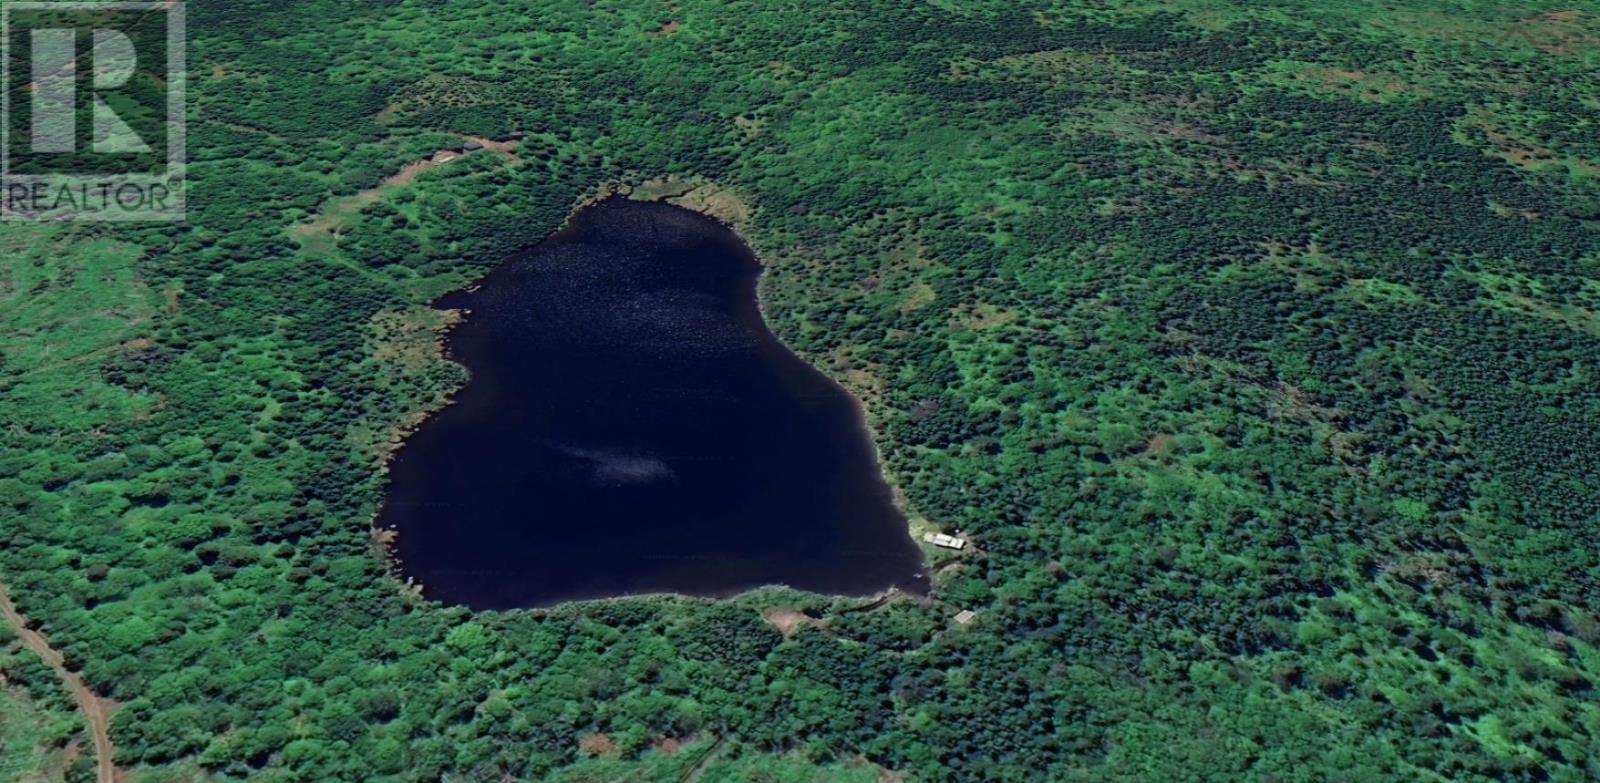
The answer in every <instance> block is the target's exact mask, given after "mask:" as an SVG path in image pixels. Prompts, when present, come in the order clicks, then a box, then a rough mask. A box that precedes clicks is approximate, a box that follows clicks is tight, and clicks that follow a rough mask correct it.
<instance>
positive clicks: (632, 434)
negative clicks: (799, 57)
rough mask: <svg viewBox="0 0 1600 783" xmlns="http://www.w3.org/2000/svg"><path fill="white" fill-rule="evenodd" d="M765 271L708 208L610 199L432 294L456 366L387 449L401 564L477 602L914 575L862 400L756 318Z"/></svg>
mask: <svg viewBox="0 0 1600 783" xmlns="http://www.w3.org/2000/svg"><path fill="white" fill-rule="evenodd" d="M760 274H761V265H760V263H759V262H758V261H757V260H756V257H755V254H754V253H752V252H751V250H750V249H749V248H748V247H747V246H746V245H745V244H744V243H743V242H742V241H741V240H740V239H739V238H738V237H737V236H736V235H735V234H734V233H733V232H732V231H731V230H730V229H729V228H727V227H726V226H724V225H723V224H721V223H719V222H717V221H716V220H714V219H712V218H709V217H706V216H705V215H701V214H699V213H697V212H692V211H690V210H687V209H683V208H680V207H675V206H671V205H668V204H662V203H649V202H638V201H628V200H625V199H620V198H613V199H609V200H607V201H604V202H601V203H600V204H597V205H594V206H590V207H587V208H585V209H583V210H581V211H579V212H578V213H576V214H575V215H573V217H572V219H571V220H570V221H569V223H568V226H567V227H566V228H564V229H562V230H561V231H560V232H559V233H557V234H555V235H553V236H552V237H551V238H549V239H548V240H546V241H545V242H543V243H541V244H540V245H538V246H536V247H534V248H532V249H531V250H528V251H525V252H523V253H520V254H518V255H516V256H513V257H512V258H511V259H510V260H508V261H507V262H506V263H504V264H503V265H502V266H500V267H499V268H498V269H496V270H495V271H493V272H492V273H490V274H489V275H488V276H487V277H486V278H484V280H483V281H482V283H481V285H480V286H479V287H478V288H477V289H476V290H473V291H471V292H458V293H455V294H451V295H449V296H447V297H445V298H444V299H443V300H441V301H440V302H439V303H438V306H441V307H451V308H463V307H464V308H468V309H469V310H470V315H468V317H467V319H466V320H465V321H464V322H463V323H461V324H460V325H458V326H457V327H455V328H454V329H453V330H452V331H451V333H450V335H449V337H448V348H449V352H450V356H451V358H453V359H454V360H455V361H458V362H460V363H462V364H463V365H465V366H466V367H467V368H468V369H469V370H470V371H471V374H472V379H471V381H469V382H468V384H467V385H466V386H465V387H463V388H462V389H461V390H460V392H458V393H457V395H456V397H455V399H454V401H453V402H452V403H451V404H450V405H449V406H448V407H447V408H445V409H444V410H442V411H440V412H439V413H437V414H436V415H435V416H434V417H433V418H431V419H430V420H428V421H427V422H426V423H424V424H423V425H422V426H421V427H420V428H419V429H418V430H417V431H416V432H415V433H413V434H412V435H411V437H410V438H408V439H407V441H406V443H405V445H404V446H402V447H401V449H400V451H399V452H398V453H397V454H396V456H395V458H394V460H393V461H392V462H391V464H390V479H391V480H390V488H389V494H388V499H387V502H386V504H385V507H384V510H383V514H382V517H381V519H380V524H381V525H383V526H386V527H394V528H396V529H397V530H398V531H399V539H398V541H397V543H396V547H397V548H396V552H397V554H398V557H399V559H400V564H401V570H402V571H403V574H404V575H406V576H411V577H415V578H416V580H417V581H418V582H420V583H421V584H422V585H423V586H424V594H425V595H426V596H428V597H430V598H433V599H437V600H440V601H444V602H446V603H455V604H465V605H468V606H472V607H475V608H510V607H537V606H548V605H550V604H553V603H557V602H560V601H566V600H575V599H587V598H602V597H610V596H622V595H633V594H641V593H659V592H673V593H686V594H690V595H699V596H724V595H729V594H732V593H736V592H740V591H743V590H748V589H750V588H754V587H759V586H763V585H774V584H782V585H788V586H790V587H795V588H800V589H804V590H811V591H816V592H822V593H833V594H840V595H869V594H873V593H876V592H880V591H882V590H884V589H887V588H889V587H895V586H899V587H903V588H907V589H911V590H916V591H922V590H925V589H926V584H927V579H926V576H925V575H924V573H923V563H922V556H921V553H920V551H919V549H918V548H917V546H916V545H915V544H913V543H912V541H911V538H910V535H909V533H908V531H907V528H906V521H905V519H904V517H903V516H902V515H901V514H900V512H899V511H898V510H897V509H896V508H895V506H894V504H893V502H892V500H891V493H890V490H889V488H888V486H887V485H886V484H885V483H884V480H883V477H882V474H881V473H880V471H879V467H878V464H877V460H876V455H875V453H874V450H873V447H872V442H871V440H870V438H869V437H868V434H867V432H866V428H865V426H864V424H863V420H862V414H861V409H860V406H859V405H858V403H857V401H856V400H855V399H854V398H853V397H852V396H851V395H850V394H849V393H848V392H846V391H845V390H844V389H843V388H842V387H840V386H839V385H838V384H836V383H834V382H833V381H832V380H830V379H829V378H827V377H826V376H824V375H823V374H822V373H821V372H819V371H818V370H816V369H815V368H813V367H811V366H810V365H808V364H806V363H805V362H804V361H802V360H801V359H800V358H798V357H797V356H795V355H794V354H793V353H791V352H790V351H789V350H788V349H787V348H786V347H784V346H783V344H782V343H780V342H779V341H778V340H777V339H776V338H775V337H774V336H773V335H772V333H771V332H770V331H769V330H768V329H767V327H766V324H765V323H764V322H763V321H762V319H761V313H760V310H759V308H758V305H757V302H756V292H755V289H756V280H757V278H758V276H759V275H760Z"/></svg>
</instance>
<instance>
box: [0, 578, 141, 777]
mask: <svg viewBox="0 0 1600 783" xmlns="http://www.w3.org/2000/svg"><path fill="white" fill-rule="evenodd" d="M0 617H3V618H5V621H6V622H7V623H9V624H10V625H11V627H12V628H13V629H14V630H15V631H16V632H17V637H18V638H20V639H21V640H22V646H24V647H26V648H28V649H30V650H32V651H34V652H35V653H38V654H39V657H40V658H43V659H44V662H45V664H46V665H48V666H49V667H50V668H51V670H53V671H54V672H55V673H56V677H59V678H60V679H61V684H62V685H65V686H67V690H68V691H69V692H71V693H72V700H73V701H75V702H77V703H78V709H79V711H81V712H82V713H83V717H84V720H86V721H88V723H89V736H90V737H92V738H93V739H94V756H95V780H96V781H97V782H98V783H116V779H117V767H116V765H115V764H114V763H113V762H114V759H115V758H116V750H115V749H114V748H113V747H112V746H111V709H112V708H111V707H109V706H108V702H106V701H105V700H102V699H101V698H100V697H99V696H96V695H94V691H91V690H89V686H88V685H86V684H84V682H83V678H82V677H79V676H78V675H77V674H75V673H73V672H70V671H67V665H66V660H65V659H64V658H63V657H62V655H61V651H59V650H57V649H56V648H54V647H51V646H50V640H48V639H46V638H44V634H41V633H39V632H38V631H35V630H33V629H31V628H29V627H28V619H27V618H26V617H23V616H22V613H21V612H18V611H17V605H16V604H15V603H12V601H11V594H10V593H8V592H7V591H6V588H5V587H4V586H3V585H0Z"/></svg>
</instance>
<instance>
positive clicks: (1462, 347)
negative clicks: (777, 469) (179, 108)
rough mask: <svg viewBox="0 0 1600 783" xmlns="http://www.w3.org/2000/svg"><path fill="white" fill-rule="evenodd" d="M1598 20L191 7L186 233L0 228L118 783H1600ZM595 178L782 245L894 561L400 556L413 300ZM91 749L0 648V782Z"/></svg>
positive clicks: (18, 492) (432, 344)
mask: <svg viewBox="0 0 1600 783" xmlns="http://www.w3.org/2000/svg"><path fill="white" fill-rule="evenodd" d="M1579 7H1582V4H1568V5H1564V4H1560V3H1545V2H1516V3H1514V2H1489V1H1485V0H1414V1H1413V2H1407V3H1403V4H1392V3H1380V2H1376V0H1338V2H1331V3H1315V2H1307V1H1305V0H1273V2H1268V3H1249V4H1246V3H1242V2H1239V3H1234V2H1228V1H1227V0H1137V1H1130V2H1104V0H1084V1H1082V2H1062V3H1053V2H1047V1H1046V0H1022V2H1014V1H1012V0H1006V1H1004V2H1001V0H976V1H974V2H965V3H954V2H948V1H947V0H890V1H886V2H866V3H837V2H826V1H824V0H808V1H807V2H800V1H799V0H763V1H762V2H754V1H753V0H735V1H734V2H713V1H712V0H671V2H661V1H659V0H594V2H589V3H563V2H546V1H545V0H509V1H508V2H499V3H490V2H483V1H482V0H389V1H386V2H360V1H358V0H303V1H296V0H193V1H192V2H190V3H188V28H189V38H190V42H189V51H188V62H189V71H190V74H189V92H190V107H189V113H188V120H189V123H188V126H189V127H188V149H189V156H190V166H189V174H190V177H191V187H190V193H189V199H188V201H189V219H188V221H187V222H185V223H177V224H160V223H149V224H121V225H107V224H87V223H84V224H73V223H51V224H38V225H34V224H18V223H6V224H3V225H0V254H3V257H4V259H5V263H4V264H0V400H3V403H0V584H3V585H4V589H5V590H6V591H7V592H9V594H10V595H11V597H12V598H13V599H14V600H15V602H16V604H17V606H18V607H19V609H20V610H21V611H22V612H23V613H24V614H26V615H27V617H28V618H29V620H30V622H31V623H32V624H33V626H34V627H35V628H37V629H38V630H39V631H41V632H42V633H43V634H44V635H46V636H47V637H48V639H49V640H50V642H51V643H52V644H54V645H55V646H57V647H58V648H59V649H61V650H62V651H63V652H64V653H65V656H66V665H67V666H68V667H69V668H70V669H71V670H72V671H74V672H78V673H80V674H81V676H82V678H83V679H84V681H86V682H87V683H88V684H89V685H90V686H92V687H93V688H94V689H95V691H96V692H97V693H99V694H100V695H101V696H103V697H105V698H106V699H108V700H109V702H108V703H111V704H114V705H115V712H114V715H113V722H112V741H113V742H114V745H115V759H114V760H115V763H116V765H117V767H118V768H119V769H120V770H122V771H123V773H124V774H125V775H126V776H127V779H128V780H136V781H150V782H151V783H155V782H156V781H191V780H219V781H220V780H246V779H248V780H259V781H335V780H348V781H413V780H415V781H435V780H449V781H499V780H545V779H548V780H556V781H569V782H573V783H576V782H577V781H601V780H621V779H627V780H674V781H676V780H688V779H691V778H692V779H698V780H700V781H703V783H713V782H714V781H744V780H770V781H852V780H861V781H878V780H912V781H979V780H983V781H1032V780H1042V779H1048V780H1064V781H1066V780H1084V781H1100V780H1122V779H1127V780H1160V781H1182V780H1196V781H1199V780H1256V781H1321V780H1462V781H1488V780H1522V781H1545V780H1551V781H1580V780H1590V779H1595V778H1600V753H1597V750H1596V749H1597V748H1600V701H1597V698H1596V695H1597V693H1596V690H1595V689H1596V685H1597V683H1600V547H1597V546H1596V545H1595V533H1596V531H1597V530H1600V448H1597V445H1600V444H1597V443H1596V436H1595V433H1596V432H1600V383H1597V382H1596V373H1597V372H1600V98H1597V97H1596V96H1600V13H1596V12H1594V11H1593V10H1592V9H1591V10H1572V9H1574V8H1579ZM469 136H470V137H473V138H476V139H482V140H487V141H490V142H506V143H505V144H499V143H495V144H493V146H491V147H485V148H483V149H476V150H474V151H470V152H464V154H461V155H460V156H459V157H457V158H455V159H453V160H449V161H447V162H440V163H438V164H437V165H433V164H429V165H427V166H414V167H412V168H410V169H408V168H407V167H408V166H411V165H412V164H414V163H416V162H417V161H423V160H428V159H430V158H431V157H432V156H433V155H434V154H435V153H436V152H438V151H439V150H442V149H456V150H463V149H464V145H465V144H466V141H467V137H469ZM473 146H475V147H476V146H477V143H474V144H473ZM617 189H621V190H631V191H633V192H634V193H635V195H637V196H640V197H643V196H646V195H652V196H671V197H673V198H674V200H675V201H676V202H677V203H684V204H688V205H690V206H694V207H696V208H700V209H704V210H706V211H708V212H710V213H711V214H714V215H717V216H718V217H722V218H723V219H725V220H728V221H729V222H730V223H731V224H732V225H734V227H735V228H736V229H737V230H738V231H739V232H740V233H741V235H742V236H744V237H745V238H746V239H747V240H748V241H749V242H750V243H751V245H752V247H754V248H755V249H756V250H757V252H758V253H759V255H760V256H761V258H762V261H763V263H764V264H765V265H766V272H765V275H764V278H763V282H762V291H761V295H762V300H763V302H762V303H763V308H764V312H765V314H766V317H767V319H768V322H769V323H770V324H771V325H772V327H773V329H774V331H775V332H776V333H777V334H778V335H779V336H780V337H781V338H782V339H783V340H784V341H785V342H786V343H787V344H788V345H790V346H791V347H793V348H794V349H795V350H796V351H797V352H799V353H800V354H801V355H802V356H805V357H806V358H807V359H808V360H810V361H812V362H813V363H814V364H815V365H816V366H818V367H819V368H821V369H822V370H823V371H824V372H826V373H828V374H829V375H830V376H832V377H834V378H836V379H838V380H839V381H841V382H842V383H844V384H845V385H846V386H848V387H849V388H850V389H851V390H852V391H853V392H855V393H856V394H857V395H858V396H859V397H860V398H861V399H862V400H863V401H864V403H865V405H866V408H867V411H868V414H869V418H870V420H871V424H872V428H873V432H874V436H875V438H876V440H877V446H878V449H879V451H880V452H881V456H882V459H883V461H884V467H885V472H886V474H887V476H888V478H889V480H890V481H891V482H892V483H893V484H894V486H895V487H896V491H897V493H898V495H899V497H900V499H901V503H902V505H903V507H904V509H905V511H906V513H907V514H908V516H910V517H911V518H912V520H913V525H914V527H915V528H916V529H917V530H918V531H923V530H930V531H931V530H941V531H956V530H960V531H963V533H964V534H965V535H967V536H969V537H970V538H971V540H972V542H973V544H972V546H971V547H970V548H969V549H968V550H965V551H962V552H959V553H957V552H949V551H945V550H939V551H935V550H931V549H930V551H929V552H928V557H929V558H930V561H931V564H932V565H933V567H934V568H935V569H936V574H935V578H934V587H933V590H932V593H931V595H930V596H928V597H926V598H919V597H914V596H893V597H891V598H890V599H889V600H886V601H882V602H872V603H868V602H864V601H860V600H854V599H849V600H847V599H836V598H831V597H827V596H819V595H812V594H805V593H798V592H794V591H787V590H782V589H771V590H763V591H758V592H755V593H750V594H746V595H743V596H740V597H738V598H734V599H729V600H724V601H713V600H704V599H690V598H683V597H670V596H661V597H642V598H632V599H626V600H613V601H603V602H590V603H575V604H567V605H563V606H559V607H556V608H553V609H545V610H524V611H508V612H481V613H474V612H469V611H467V610H465V609H462V608H459V607H450V606H443V605H440V604H437V603H435V602H430V601H428V600H427V599H426V597H425V593H424V594H423V595H419V594H418V593H417V591H415V590H413V589H410V588H408V586H406V585H405V584H403V583H402V581H401V580H400V579H399V578H398V577H397V576H396V575H395V574H394V572H393V571H392V570H391V569H389V568H388V567H387V565H386V563H385V560H384V558H383V556H382V553H383V549H382V544H381V541H380V540H379V539H380V538H381V536H379V535H377V534H376V533H375V531H374V530H373V528H372V521H373V518H374V516H375V514H376V512H377V510H378V508H379V505H380V503H381V502H382V498H383V489H384V481H385V478H384V473H383V469H382V466H383V462H384V458H385V455H386V454H387V453H388V452H389V450H390V449H392V447H393V446H394V444H395V443H396V442H397V440H398V439H399V438H401V437H403V434H404V433H405V432H406V431H407V430H408V429H409V428H410V427H412V426H414V425H415V424H416V422H417V421H419V420H420V418H421V417H423V416H425V415H426V414H427V413H428V412H429V411H432V410H436V409H437V408H438V407H440V406H441V405H443V404H445V401H446V400H447V399H448V395H449V394H450V392H451V391H452V390H453V389H455V388H457V387H458V386H459V385H460V384H461V383H462V381H463V378H464V375H463V372H462V371H461V369H460V368H459V367H458V366H456V365H454V364H451V363H449V362H448V361H446V360H445V359H444V358H443V356H442V355H441V351H440V349H439V345H438V340H439V334H440V331H439V330H440V329H441V328H442V327H443V326H444V324H445V323H446V321H447V320H448V319H447V317H446V316H445V314H442V313H439V312H438V311H434V310H432V309H430V308H429V307H428V303H429V302H431V301H433V300H434V299H435V298H437V297H438V296H439V295H441V294H443V293H445V292H447V291H450V290H453V289H456V288H459V287H461V286H463V285H466V284H468V283H470V282H471V281H472V280H474V279H476V278H478V277H480V276H481V275H482V274H484V272H485V271H486V270H488V269H490V268H492V267H493V266H494V265H495V264H497V263H498V262H499V261H500V260H502V259H503V258H504V257H505V256H506V255H507V254H508V253H509V252H511V251H512V250H514V249H516V248H519V247H523V246H526V245H528V244H530V243H533V242H536V241H538V240H539V239H540V238H542V237H544V236H546V235H548V234H549V233H550V232H552V231H553V230H554V229H556V228H557V227H558V226H559V225H561V223H562V221H563V220H564V219H565V217H566V216H567V215H568V214H569V213H570V212H571V211H572V209H573V208H574V207H575V205H577V204H579V203H582V202H583V201H584V200H585V199H588V198H592V197H593V196H595V195H596V194H597V193H600V192H602V191H607V190H617ZM963 611H970V612H973V613H974V615H973V616H971V617H970V618H968V617H966V616H964V617H963V619H966V620H968V621H966V622H958V621H956V620H955V619H954V618H955V616H956V615H957V614H958V613H960V612H963ZM83 732H84V728H83V725H82V722H81V716H78V715H77V714H76V713H75V711H74V707H73V703H72V701H71V699H70V698H69V697H67V696H66V695H64V693H63V692H62V691H61V685H60V683H59V682H57V681H56V680H55V679H54V678H53V677H52V672H51V671H50V670H49V669H48V668H41V664H40V663H39V661H38V660H37V656H33V655H32V653H30V652H29V651H28V650H26V649H23V648H22V647H21V646H19V645H18V644H17V643H16V641H15V639H13V638H12V636H11V635H10V634H6V635H5V636H0V775H4V776H5V777H6V779H19V780H69V781H79V780H93V779H94V768H93V764H92V761H93V760H92V759H89V758H87V756H86V754H87V753H88V751H89V749H90V745H89V744H88V743H87V741H86V740H85V739H84V737H83Z"/></svg>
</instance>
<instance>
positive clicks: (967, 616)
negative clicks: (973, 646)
mask: <svg viewBox="0 0 1600 783" xmlns="http://www.w3.org/2000/svg"><path fill="white" fill-rule="evenodd" d="M977 616H978V613H977V612H974V611H972V610H971V609H962V610H961V611H959V612H956V616H955V621H956V625H966V624H967V623H970V622H972V621H973V620H974V619H975V618H977Z"/></svg>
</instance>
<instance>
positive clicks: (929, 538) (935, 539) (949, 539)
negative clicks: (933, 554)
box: [922, 533, 967, 549]
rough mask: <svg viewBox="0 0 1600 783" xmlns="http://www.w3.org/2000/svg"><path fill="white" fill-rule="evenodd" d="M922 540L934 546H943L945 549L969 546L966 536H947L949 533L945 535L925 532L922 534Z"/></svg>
mask: <svg viewBox="0 0 1600 783" xmlns="http://www.w3.org/2000/svg"><path fill="white" fill-rule="evenodd" d="M922 540H923V541H926V542H928V543H930V544H933V545H934V546H942V547H944V548H945V549H966V548H967V540H966V539H965V538H956V537H955V536H947V535H945V534H943V533H923V534H922Z"/></svg>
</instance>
